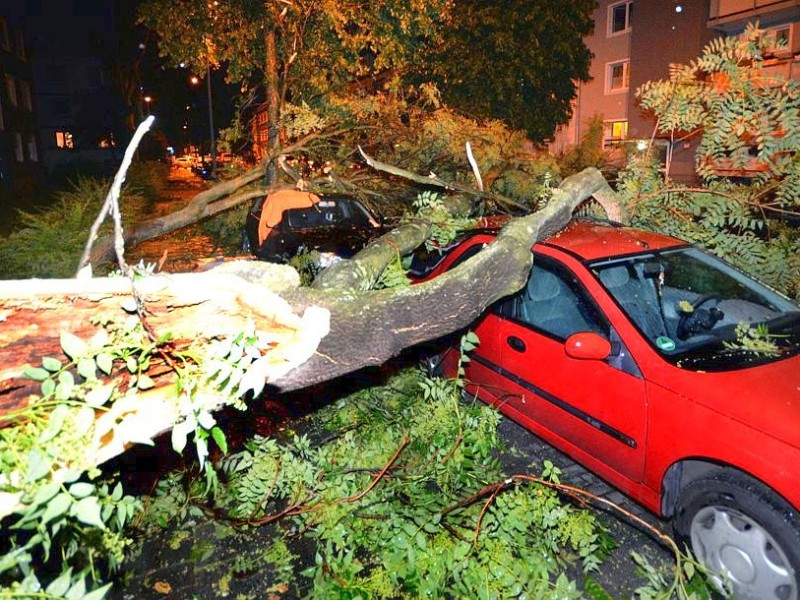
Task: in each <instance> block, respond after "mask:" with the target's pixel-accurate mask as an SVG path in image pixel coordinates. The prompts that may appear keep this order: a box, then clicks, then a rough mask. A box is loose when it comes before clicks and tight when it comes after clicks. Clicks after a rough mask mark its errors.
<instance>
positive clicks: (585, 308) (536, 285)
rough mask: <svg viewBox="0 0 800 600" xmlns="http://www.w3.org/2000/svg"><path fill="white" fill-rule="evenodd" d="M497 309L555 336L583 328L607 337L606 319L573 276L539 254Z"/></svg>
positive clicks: (582, 329) (563, 337) (568, 334)
mask: <svg viewBox="0 0 800 600" xmlns="http://www.w3.org/2000/svg"><path fill="white" fill-rule="evenodd" d="M498 311H499V313H500V314H501V315H502V316H504V317H508V318H510V319H513V320H515V321H519V322H521V323H523V324H525V325H530V326H531V327H533V328H535V329H537V330H539V331H541V332H543V333H545V334H547V335H549V336H551V337H554V338H556V339H559V340H566V339H567V338H568V337H569V336H571V335H572V334H573V333H579V332H584V331H592V332H594V333H597V334H599V335H601V336H603V337H605V338H606V339H608V338H609V333H610V331H609V330H610V328H609V325H608V323H607V321H606V320H605V318H603V317H602V316H601V314H600V313H599V311H598V310H597V308H595V305H594V303H593V302H592V301H591V300H590V299H589V296H588V294H587V293H586V291H585V290H584V289H583V287H582V286H581V285H580V284H579V283H578V281H577V279H576V278H575V276H574V275H573V274H572V273H570V272H569V271H568V270H567V269H565V268H564V267H562V266H560V265H558V264H557V263H555V262H554V261H551V260H548V259H546V258H543V257H536V259H535V260H534V263H533V269H532V270H531V275H530V277H529V278H528V282H527V284H526V285H525V287H524V288H522V290H520V291H519V292H517V293H516V294H515V295H513V296H511V297H509V298H507V299H505V300H503V301H502V302H501V303H500V304H499V305H498Z"/></svg>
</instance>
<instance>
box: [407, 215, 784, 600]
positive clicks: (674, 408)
mask: <svg viewBox="0 0 800 600" xmlns="http://www.w3.org/2000/svg"><path fill="white" fill-rule="evenodd" d="M493 239H494V234H487V233H481V234H477V235H473V236H472V237H469V238H467V239H465V240H463V241H461V242H460V243H458V244H457V245H456V246H455V248H454V249H452V250H451V251H449V252H447V253H444V254H443V255H442V260H441V262H440V263H439V264H438V265H436V266H434V267H433V268H432V270H431V271H430V272H429V273H428V274H427V275H424V276H421V277H422V278H423V279H428V278H432V277H435V276H436V275H438V274H440V273H442V272H443V271H446V270H448V269H451V268H454V267H455V266H456V265H458V264H459V263H460V262H461V261H463V260H465V259H466V258H468V257H469V256H472V255H474V254H475V253H476V252H477V251H478V250H480V249H481V248H482V247H483V246H484V245H485V244H489V243H491V241H492V240H493ZM532 252H533V255H534V262H533V269H532V271H531V276H530V278H529V280H528V282H527V284H526V286H525V287H524V288H523V289H522V290H521V291H519V292H518V293H516V294H515V295H513V296H510V297H507V298H504V299H502V300H501V301H499V302H497V303H496V304H495V305H493V306H492V307H490V308H489V309H488V310H487V311H486V312H485V313H484V315H483V316H482V317H481V318H480V319H479V320H478V321H477V322H476V323H475V324H474V331H475V332H476V333H477V335H478V338H479V339H480V344H479V345H478V347H477V348H476V349H475V350H474V351H473V352H472V353H471V354H470V359H471V360H470V361H469V362H468V363H466V365H465V369H466V371H465V372H466V381H467V390H468V391H469V392H470V393H472V394H477V396H478V397H479V398H481V399H482V400H484V401H485V402H488V403H490V404H492V405H495V406H497V407H498V408H499V410H501V411H502V412H503V413H504V414H506V415H507V416H508V417H510V418H511V419H513V420H515V421H517V422H519V423H520V424H522V425H523V426H525V427H526V428H528V429H530V430H531V431H533V432H534V433H536V434H537V435H539V436H541V437H542V438H544V439H545V440H547V441H548V442H550V443H551V444H553V445H554V446H556V447H557V448H559V449H560V450H562V451H564V452H566V453H567V454H569V455H570V456H572V457H573V458H574V459H575V460H577V461H579V462H581V463H582V464H584V465H585V466H586V467H588V468H589V469H591V470H592V471H594V472H595V473H597V474H598V475H599V476H601V477H603V478H605V479H606V480H607V481H609V482H611V483H612V484H613V485H615V486H616V487H617V488H619V489H620V490H622V491H623V492H624V493H626V494H627V495H629V496H630V497H631V498H633V499H634V500H636V501H638V502H639V503H641V504H642V505H643V506H645V507H646V508H648V509H649V510H651V511H653V512H655V513H657V514H659V515H660V516H663V517H665V518H668V519H670V520H671V522H672V525H673V528H674V533H675V534H676V537H677V538H678V540H679V542H681V543H686V544H688V545H689V546H690V547H691V549H692V550H693V552H694V553H695V554H696V555H697V557H698V558H699V559H700V560H701V561H702V562H703V563H704V564H705V565H706V566H707V568H708V570H709V571H710V572H711V573H712V574H713V579H714V582H715V584H716V585H717V586H718V587H719V588H720V589H727V590H728V593H730V592H732V595H733V597H735V598H738V599H742V598H752V599H759V600H767V599H783V600H785V599H789V598H792V599H797V598H798V597H800V587H799V586H800V582H799V581H798V577H799V576H800V514H799V513H798V511H799V510H800V306H798V305H797V304H796V303H794V302H793V301H791V300H789V299H788V298H786V297H784V296H782V295H780V294H778V293H776V292H775V291H773V290H771V289H770V288H768V287H766V286H765V285H763V284H761V283H759V282H757V281H755V280H753V279H752V278H750V277H748V276H747V275H745V274H743V273H741V272H740V271H738V270H736V269H734V268H733V267H731V266H730V265H728V264H726V263H724V262H723V261H720V260H718V259H716V258H714V257H712V256H710V255H709V254H707V253H705V252H703V251H702V250H700V249H698V248H696V247H694V246H691V245H689V244H687V243H685V242H683V241H680V240H678V239H675V238H671V237H667V236H664V235H659V234H656V233H651V232H645V231H640V230H636V229H632V228H627V227H622V226H617V225H613V224H607V223H598V222H594V221H575V222H573V223H571V224H570V225H569V226H568V227H567V228H566V229H565V230H563V231H562V232H560V233H558V234H556V235H554V236H552V237H550V238H548V239H546V240H543V241H541V242H540V243H537V244H536V245H534V246H533V248H532ZM754 332H757V333H754ZM756 342H758V343H756ZM457 359H458V357H457V350H456V348H455V347H452V348H449V349H447V350H445V351H444V352H443V353H442V354H441V355H439V356H437V357H435V359H432V361H433V362H432V366H435V367H436V368H437V369H440V370H442V371H443V372H444V373H445V374H448V375H454V374H455V370H456V367H457ZM726 586H728V587H726Z"/></svg>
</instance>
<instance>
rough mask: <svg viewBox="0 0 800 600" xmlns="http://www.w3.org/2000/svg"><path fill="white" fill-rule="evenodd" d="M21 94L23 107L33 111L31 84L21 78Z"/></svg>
mask: <svg viewBox="0 0 800 600" xmlns="http://www.w3.org/2000/svg"><path fill="white" fill-rule="evenodd" d="M19 95H20V101H21V102H22V107H23V108H25V109H26V110H28V111H31V112H32V111H33V101H32V100H31V84H30V83H28V82H27V81H22V80H20V82H19Z"/></svg>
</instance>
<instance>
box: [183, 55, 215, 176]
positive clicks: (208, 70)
mask: <svg viewBox="0 0 800 600" xmlns="http://www.w3.org/2000/svg"><path fill="white" fill-rule="evenodd" d="M189 83H191V84H192V85H199V84H200V78H199V77H198V76H197V75H192V76H191V77H190V78H189ZM206 91H207V93H208V130H209V136H210V138H211V168H212V169H213V168H215V167H216V166H217V142H216V139H215V137H216V136H215V135H214V104H213V102H212V99H211V63H207V64H206Z"/></svg>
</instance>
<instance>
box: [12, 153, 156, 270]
mask: <svg viewBox="0 0 800 600" xmlns="http://www.w3.org/2000/svg"><path fill="white" fill-rule="evenodd" d="M163 169H164V166H163V165H158V164H154V163H143V164H140V163H134V164H133V168H132V169H131V174H130V176H129V178H128V180H127V183H126V184H125V186H124V187H123V193H122V202H123V203H124V205H125V209H126V210H125V217H124V224H128V223H130V222H132V221H134V220H135V219H137V218H139V217H140V216H141V214H142V213H143V212H144V211H145V210H146V209H147V208H148V206H149V202H151V201H152V200H153V199H155V197H156V194H157V193H158V191H159V190H160V189H161V188H162V187H163V185H164V183H163V182H164V181H166V177H165V173H164V170H163ZM109 187H110V182H109V181H107V180H104V179H95V178H90V177H80V178H78V179H76V180H75V181H74V182H73V183H72V184H70V187H69V188H68V189H66V190H61V191H58V192H55V194H54V199H55V202H54V203H52V204H51V205H48V206H47V207H45V208H42V209H40V210H37V211H35V212H23V211H20V212H19V217H18V222H17V226H16V229H15V230H14V231H12V232H11V233H10V234H9V235H8V236H7V237H5V238H0V277H2V278H3V279H25V278H28V277H72V276H73V275H74V274H75V269H76V268H77V266H78V261H79V259H80V256H81V253H82V252H83V249H84V246H85V245H86V239H87V237H88V232H89V229H90V228H91V225H92V222H93V221H94V219H95V218H96V217H97V214H98V213H99V212H100V207H101V206H102V205H103V202H104V201H105V198H106V195H107V194H108V189H109ZM108 232H110V227H109V226H108V225H106V227H105V228H104V229H101V234H102V233H108Z"/></svg>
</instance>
